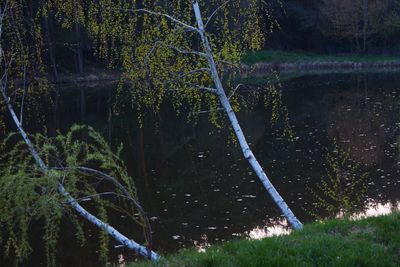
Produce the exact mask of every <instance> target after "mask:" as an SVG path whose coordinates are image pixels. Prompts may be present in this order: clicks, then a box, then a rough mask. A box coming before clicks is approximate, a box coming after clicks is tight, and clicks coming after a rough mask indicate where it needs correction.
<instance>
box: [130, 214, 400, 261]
mask: <svg viewBox="0 0 400 267" xmlns="http://www.w3.org/2000/svg"><path fill="white" fill-rule="evenodd" d="M399 231H400V213H398V212H397V213H394V214H391V215H387V216H381V217H372V218H367V219H363V220H360V221H350V220H330V221H326V222H323V223H314V224H309V225H305V227H304V230H302V231H300V232H294V233H292V234H290V235H287V236H279V237H272V238H265V239H262V240H239V241H233V242H228V243H225V244H222V245H220V246H211V247H210V248H209V249H207V251H206V252H204V253H198V252H197V251H194V250H183V251H181V252H180V253H179V254H176V255H171V256H167V257H166V258H165V259H163V260H161V261H159V262H157V263H152V262H141V263H136V264H133V263H132V264H130V265H128V266H129V267H134V266H193V267H195V266H199V267H201V266H260V267H261V266H371V267H372V266H400V235H399Z"/></svg>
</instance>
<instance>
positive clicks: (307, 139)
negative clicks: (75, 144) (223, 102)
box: [28, 72, 400, 266]
mask: <svg viewBox="0 0 400 267" xmlns="http://www.w3.org/2000/svg"><path fill="white" fill-rule="evenodd" d="M115 87H116V85H113V84H108V85H107V84H105V85H96V86H85V85H78V86H76V87H75V86H62V87H60V88H59V89H60V95H59V97H58V100H57V102H55V101H54V102H55V103H57V108H54V107H52V108H51V109H49V112H48V114H46V116H44V118H43V122H44V124H45V125H46V127H47V129H48V130H49V133H54V132H55V129H56V128H60V129H61V130H62V131H63V130H64V131H65V130H66V129H68V128H69V127H70V126H71V125H72V124H74V123H85V124H89V125H91V126H93V127H94V128H95V129H97V130H99V131H100V132H101V133H102V134H103V135H104V136H105V137H106V139H107V140H109V142H110V143H111V144H112V145H113V147H116V146H117V145H118V144H119V143H121V142H122V143H123V145H124V151H123V157H124V160H125V162H126V164H127V167H128V171H129V173H130V174H131V176H132V177H133V179H134V180H135V183H136V186H137V188H138V192H139V198H140V201H141V203H142V205H143V206H144V208H145V210H146V212H147V213H148V216H149V218H150V220H151V224H152V228H153V239H154V240H153V241H154V249H155V250H156V251H158V252H160V253H171V252H176V251H178V250H179V249H181V248H197V249H198V250H199V251H202V250H204V249H206V248H207V246H209V245H210V244H218V243H220V242H223V241H226V240H232V239H235V238H239V237H247V238H262V237H265V236H271V235H276V234H283V233H287V232H288V231H289V229H288V227H287V223H286V221H285V220H284V219H283V218H282V216H281V215H280V212H279V210H278V209H277V207H276V206H275V204H274V203H273V202H272V201H271V200H270V198H269V196H268V195H267V192H266V191H265V189H264V188H263V186H262V184H261V183H260V182H259V180H258V178H257V176H256V175H255V174H254V173H253V171H252V170H251V169H250V168H249V166H248V164H247V162H246V161H245V160H244V159H243V156H242V154H241V151H240V149H239V148H238V147H237V146H235V145H234V144H233V142H232V139H231V138H230V137H229V136H230V132H229V130H228V127H225V128H222V129H217V128H215V127H214V126H213V125H212V124H211V123H210V122H209V121H208V119H207V115H206V114H204V115H203V114H200V115H199V118H198V121H197V123H196V124H194V123H193V122H190V121H188V119H187V116H186V115H185V114H181V115H177V114H176V112H175V111H174V110H173V109H172V108H171V107H170V105H168V104H165V105H164V106H163V108H162V111H161V113H160V114H159V115H149V116H148V117H147V119H146V120H145V122H144V125H143V128H140V127H138V124H137V122H136V121H137V120H136V118H135V115H134V114H133V112H131V111H129V109H128V110H127V112H125V113H124V114H123V115H118V116H117V115H112V112H111V109H112V105H113V99H114V97H115V95H114V89H115ZM259 87H260V88H259V89H256V88H253V87H246V90H245V91H244V92H243V94H245V95H246V94H248V93H249V92H251V91H252V90H261V91H262V88H263V85H260V86H259ZM281 89H282V93H283V103H284V104H285V105H286V106H287V108H288V111H289V122H290V125H292V127H293V131H294V136H293V137H294V138H293V139H294V140H293V141H290V140H288V139H287V138H285V137H284V136H282V134H281V132H282V125H281V124H279V123H278V124H277V125H271V119H270V116H271V112H270V110H269V109H265V107H264V105H263V104H262V103H259V104H256V105H254V107H253V108H252V109H250V110H249V109H248V110H246V109H243V110H242V111H241V112H239V114H238V118H239V122H240V123H241V125H242V128H243V131H244V133H245V134H246V136H247V138H248V141H249V143H250V144H251V147H252V149H253V152H254V154H255V156H256V157H257V158H258V160H259V162H260V164H261V165H262V166H263V167H264V168H265V170H266V173H267V175H268V176H269V178H270V179H271V181H272V183H273V184H274V185H275V187H276V188H277V189H278V191H279V192H280V193H281V195H282V196H283V198H284V199H285V200H286V202H287V203H288V205H289V206H290V207H291V209H292V210H293V212H294V213H295V214H296V215H297V216H298V217H299V219H300V220H302V221H303V222H311V221H313V220H314V217H313V216H312V215H311V213H316V214H319V215H321V216H322V215H325V212H324V210H323V209H321V208H318V207H317V202H318V200H317V199H316V196H315V195H314V193H313V192H312V191H311V190H312V189H315V188H316V185H318V184H320V183H321V181H322V179H324V178H326V177H327V168H329V165H328V164H327V162H326V160H325V156H326V154H327V152H328V151H332V149H333V148H332V147H333V142H334V140H336V143H337V147H338V148H339V149H341V150H343V151H347V150H349V152H348V153H349V155H350V158H351V159H352V160H354V161H355V162H358V163H359V164H360V166H361V169H362V172H368V173H369V179H367V181H366V182H365V186H368V190H367V193H366V195H365V196H362V197H363V200H364V202H363V203H364V204H363V208H360V209H359V211H358V216H362V215H363V214H365V215H368V216H371V215H375V214H380V213H381V214H384V213H389V212H390V211H392V210H394V209H400V175H399V172H400V154H399V149H400V143H399V142H400V140H399V137H400V80H399V79H398V73H397V72H383V73H347V74H318V75H317V74H309V75H305V76H301V77H295V78H291V79H287V80H286V81H284V82H283V83H282V88H281ZM42 127H43V123H42V122H40V123H35V121H34V120H30V121H29V122H28V128H29V129H30V130H31V131H37V130H40V129H41V128H42ZM343 171H344V172H345V171H346V170H343ZM347 171H348V170H347ZM348 186H350V185H348ZM310 188H311V189H310ZM114 220H115V221H118V223H120V225H121V226H120V227H118V225H115V226H116V228H121V229H122V231H123V232H124V233H126V234H128V235H129V234H130V236H132V237H133V238H134V239H138V240H141V238H137V237H136V236H138V235H140V232H138V231H137V230H134V229H132V227H131V226H130V224H129V223H128V222H127V219H125V218H114ZM135 227H136V226H135ZM64 239H65V240H69V239H68V238H65V237H63V240H64ZM65 240H64V243H65ZM71 242H72V241H71ZM61 248H62V252H60V259H61V262H60V264H61V265H69V264H70V263H74V264H75V265H85V266H88V265H92V264H94V263H93V262H94V261H95V260H94V259H95V257H96V254H95V252H93V253H92V255H88V254H87V253H88V252H87V251H86V250H85V249H81V248H79V247H76V246H75V245H73V243H71V244H67V245H62V246H61ZM85 253H86V254H85ZM71 254H74V255H76V259H71V257H70V256H69V255H71ZM113 255H114V259H116V258H117V257H118V255H122V256H123V257H124V258H127V259H129V258H130V256H129V252H127V251H125V250H123V249H120V248H116V249H113ZM34 261H39V259H35V260H32V261H31V262H32V263H33V262H34ZM36 263H37V262H36Z"/></svg>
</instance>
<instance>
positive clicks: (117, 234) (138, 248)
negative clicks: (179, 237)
mask: <svg viewBox="0 0 400 267" xmlns="http://www.w3.org/2000/svg"><path fill="white" fill-rule="evenodd" d="M0 91H1V93H2V95H3V99H4V102H5V104H6V106H7V108H8V111H9V113H10V115H11V117H12V119H13V121H14V123H15V126H16V127H17V129H18V132H19V133H20V135H21V136H22V138H23V139H24V141H25V144H26V145H27V146H28V149H29V151H30V153H31V155H32V157H33V158H34V160H35V162H36V164H37V165H38V166H39V167H40V169H42V171H43V172H47V171H49V170H48V167H47V166H46V164H45V163H44V162H43V160H42V159H41V158H40V156H39V154H38V153H37V152H36V150H35V148H34V146H33V144H32V142H31V141H30V139H29V137H28V135H27V134H26V132H25V130H24V129H23V128H22V126H21V123H20V122H19V119H18V117H17V115H16V114H15V112H14V109H13V108H12V105H11V103H10V101H9V98H8V97H7V95H6V93H5V88H4V87H3V85H0ZM58 191H59V192H60V194H62V195H63V196H64V197H65V198H66V199H67V202H68V204H69V205H71V207H72V208H73V209H74V210H75V211H76V212H77V213H78V214H79V215H81V216H82V217H83V218H85V219H86V220H88V221H89V222H91V223H92V224H94V225H96V226H97V227H99V228H101V229H102V230H104V231H105V232H107V233H108V234H109V235H110V236H112V237H113V238H114V239H115V240H117V241H118V242H120V243H121V244H122V245H124V246H125V247H127V248H129V249H131V250H133V251H135V252H137V253H139V254H140V255H142V256H144V257H148V258H150V259H152V260H158V259H159V258H160V256H159V255H158V254H157V253H155V252H154V251H150V253H149V250H148V248H146V247H144V246H142V245H140V244H138V243H136V242H135V241H133V240H131V239H129V238H127V237H126V236H124V235H123V234H121V233H120V232H119V231H118V230H117V229H115V228H114V227H112V226H111V225H109V224H107V223H105V222H103V221H102V220H100V219H98V218H97V217H96V216H94V215H92V214H91V213H89V212H88V211H87V210H86V209H85V208H83V207H82V206H81V205H80V204H79V203H78V202H77V201H76V199H74V198H73V197H72V196H71V195H70V194H69V193H68V192H67V191H65V188H64V186H63V185H62V184H59V185H58Z"/></svg>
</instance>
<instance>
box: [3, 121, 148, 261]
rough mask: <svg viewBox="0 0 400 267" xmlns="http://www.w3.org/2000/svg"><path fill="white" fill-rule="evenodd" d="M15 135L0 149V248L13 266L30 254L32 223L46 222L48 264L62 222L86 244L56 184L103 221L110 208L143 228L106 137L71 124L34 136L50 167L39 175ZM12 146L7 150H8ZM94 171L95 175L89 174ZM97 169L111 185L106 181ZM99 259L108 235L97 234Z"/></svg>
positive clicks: (103, 256) (131, 191) (130, 189)
mask: <svg viewBox="0 0 400 267" xmlns="http://www.w3.org/2000/svg"><path fill="white" fill-rule="evenodd" d="M16 140H18V136H17V135H16V134H10V135H9V136H8V137H7V138H6V139H5V140H4V142H3V143H2V146H1V154H2V156H1V158H0V163H1V168H0V225H1V226H2V229H1V232H0V245H1V246H2V247H3V248H4V251H5V254H6V255H8V256H10V257H15V260H16V261H17V262H19V261H21V260H23V259H26V258H27V257H28V256H29V254H30V252H31V244H32V242H35V243H37V242H38V240H31V239H30V235H29V234H28V233H29V230H30V226H31V224H32V221H40V222H44V223H43V224H42V225H43V226H42V231H43V235H42V236H43V240H42V241H39V242H43V244H44V246H45V248H46V254H47V264H48V265H49V266H55V265H56V263H55V252H56V244H57V239H58V236H59V232H60V223H61V221H62V220H64V219H66V217H65V211H67V212H68V219H69V220H71V221H72V223H73V225H75V227H76V238H77V239H78V241H80V243H81V245H84V243H85V234H84V221H83V220H82V219H81V218H79V217H78V215H77V214H76V213H75V212H74V211H73V210H72V209H71V207H70V206H69V205H68V203H67V202H66V199H65V197H64V196H63V195H61V194H60V193H59V192H58V190H57V187H58V185H59V183H61V184H62V185H64V187H65V189H66V190H68V192H69V193H70V194H71V195H72V196H73V197H74V198H76V199H77V201H79V202H81V203H82V204H83V203H87V204H85V206H87V208H88V209H89V210H90V211H91V212H92V213H93V214H95V215H96V216H98V217H99V218H100V219H101V220H103V221H104V222H107V221H108V212H109V211H110V210H114V211H116V212H122V213H123V214H124V215H127V216H128V217H129V218H131V219H132V220H133V221H134V222H136V223H137V224H138V225H139V226H140V227H143V228H144V227H145V221H144V218H143V217H142V213H141V211H138V210H136V208H135V206H134V205H132V203H130V201H129V200H130V199H132V200H134V201H136V189H135V185H134V183H133V180H132V178H131V177H129V176H128V174H127V171H126V168H125V167H124V164H123V162H122V161H121V160H120V159H119V153H120V152H121V149H122V147H120V148H119V149H118V151H117V152H116V153H114V152H113V151H112V150H111V149H110V147H109V146H108V144H107V142H106V141H105V140H104V138H103V137H102V136H101V135H100V134H98V133H97V132H95V131H94V130H93V129H92V128H91V127H86V126H78V125H75V126H72V127H71V129H70V130H69V132H68V133H67V134H65V135H63V134H61V133H58V135H57V136H55V137H53V138H48V137H46V136H45V135H42V134H36V135H35V136H33V138H32V140H33V141H34V145H35V149H36V150H37V151H38V152H39V153H40V156H41V157H42V158H43V159H44V160H45V163H46V165H47V166H49V169H48V170H47V171H45V172H43V171H42V170H41V169H39V168H38V167H36V164H35V162H34V161H33V159H32V157H31V155H30V153H29V151H28V149H27V147H26V145H25V143H23V142H22V141H16ZM9 147H12V149H11V150H9V151H6V148H9ZM90 168H93V169H96V172H93V171H90ZM98 171H101V172H103V173H105V174H107V175H109V176H112V177H113V179H115V181H117V182H118V183H119V184H122V185H123V186H124V189H122V188H121V187H119V186H115V185H116V183H115V181H111V180H110V179H105V176H103V175H100V173H99V172H98ZM99 240H100V242H99V244H98V246H99V250H100V258H101V260H103V261H105V260H106V259H107V249H108V235H107V234H106V233H103V231H100V238H99Z"/></svg>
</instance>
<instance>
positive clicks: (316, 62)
mask: <svg viewBox="0 0 400 267" xmlns="http://www.w3.org/2000/svg"><path fill="white" fill-rule="evenodd" d="M242 62H243V64H242V73H243V75H255V76H257V75H260V74H265V73H271V72H273V71H277V72H294V71H296V72H298V71H316V70H362V69H388V70H390V69H400V58H399V57H395V56H375V55H323V54H315V53H306V52H302V53H297V52H283V51H272V50H265V51H258V52H255V53H250V54H247V55H245V56H244V57H243V60H242Z"/></svg>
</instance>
